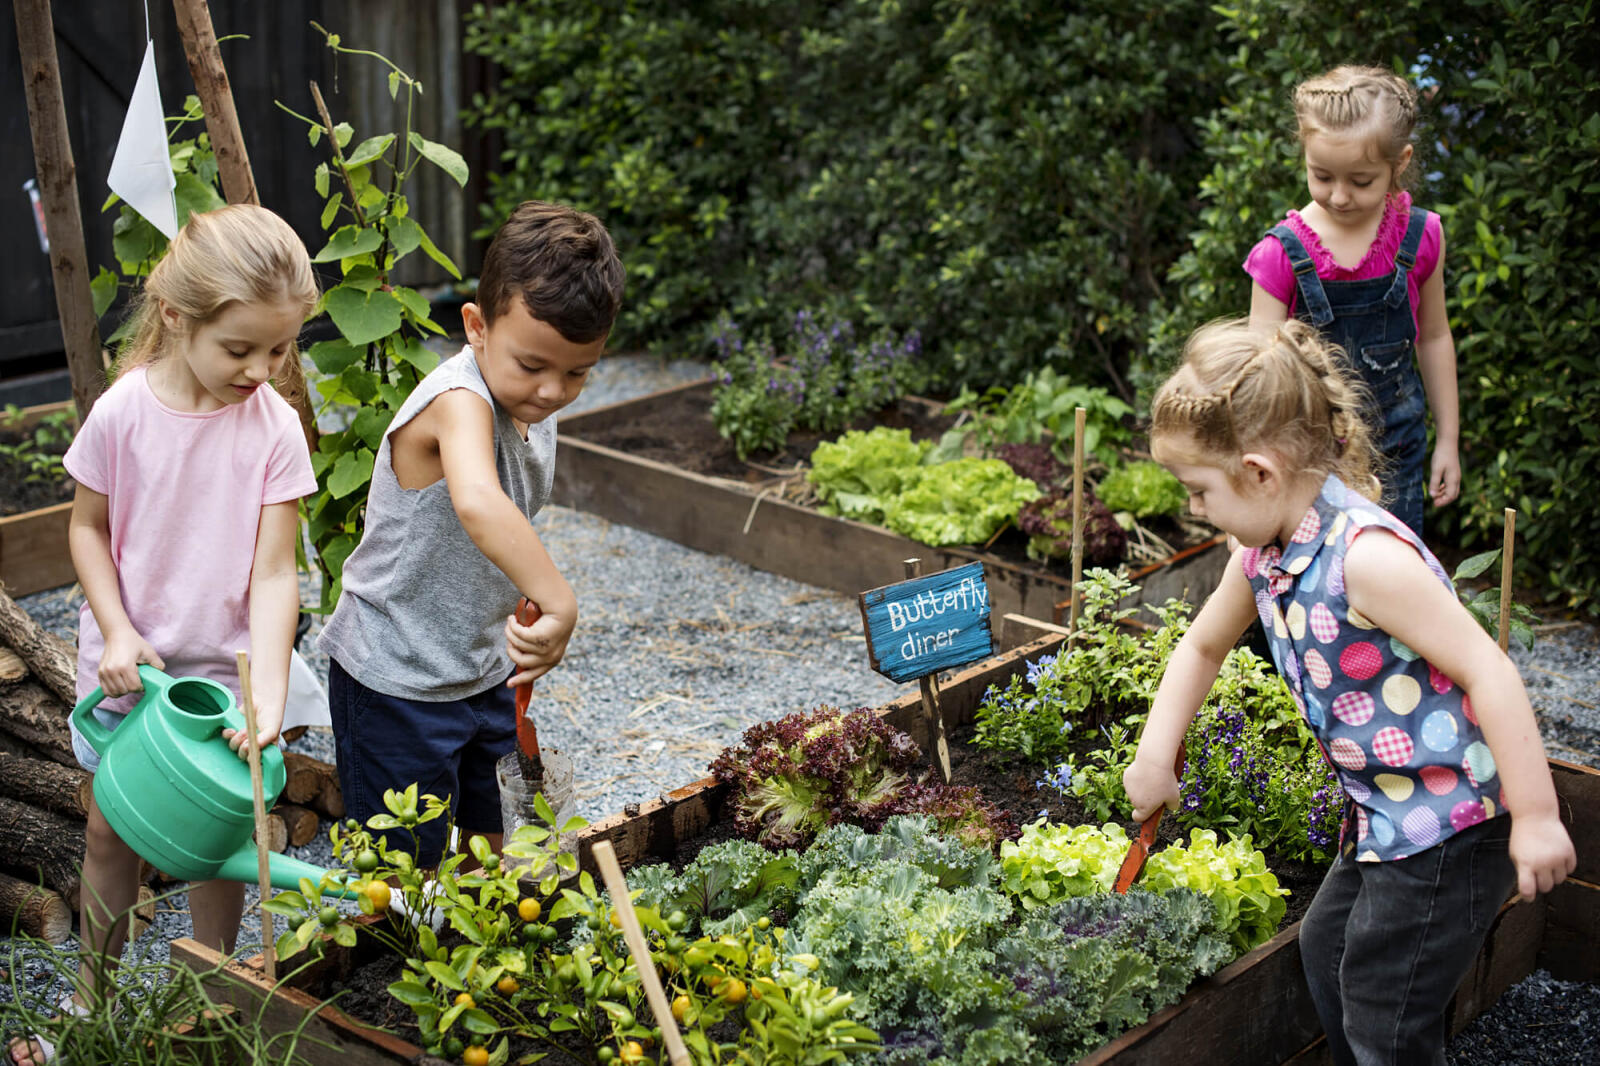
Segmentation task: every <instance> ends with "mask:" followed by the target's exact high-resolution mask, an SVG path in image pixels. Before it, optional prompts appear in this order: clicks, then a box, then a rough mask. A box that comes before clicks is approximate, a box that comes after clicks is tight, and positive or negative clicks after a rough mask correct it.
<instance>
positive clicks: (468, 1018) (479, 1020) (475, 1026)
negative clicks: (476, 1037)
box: [461, 1007, 500, 1033]
mask: <svg viewBox="0 0 1600 1066" xmlns="http://www.w3.org/2000/svg"><path fill="white" fill-rule="evenodd" d="M461 1025H462V1028H464V1029H466V1030H468V1031H469V1032H474V1033H494V1032H498V1031H499V1029H500V1027H499V1026H498V1025H496V1024H495V1022H494V1019H493V1018H491V1017H489V1015H488V1014H487V1013H485V1012H484V1011H483V1010H482V1009H480V1008H478V1007H472V1008H470V1009H469V1010H467V1011H464V1012H463V1013H462V1015H461Z"/></svg>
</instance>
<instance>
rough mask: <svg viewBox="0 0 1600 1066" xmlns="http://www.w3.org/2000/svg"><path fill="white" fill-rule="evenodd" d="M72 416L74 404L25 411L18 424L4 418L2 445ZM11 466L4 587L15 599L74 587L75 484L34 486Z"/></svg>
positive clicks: (2, 514)
mask: <svg viewBox="0 0 1600 1066" xmlns="http://www.w3.org/2000/svg"><path fill="white" fill-rule="evenodd" d="M70 410H72V403H71V401H65V402H62V403H51V404H40V405H38V406H36V407H24V408H22V411H21V414H20V415H19V416H18V417H17V418H15V419H6V418H4V417H3V416H0V440H4V441H5V442H6V443H15V442H16V441H17V439H18V438H19V437H20V436H21V435H22V434H24V433H27V432H31V431H32V429H33V428H34V427H35V426H37V425H38V424H39V423H40V422H41V421H43V420H44V419H46V418H49V417H51V416H53V415H59V414H60V413H61V412H64V411H70ZM25 475H26V472H25V471H23V470H21V469H12V468H11V464H7V468H6V470H5V476H4V478H0V484H4V486H5V490H4V493H3V494H0V583H3V584H4V585H5V587H6V591H7V593H9V594H10V595H12V596H26V595H28V594H30V593H34V592H38V591H40V590H41V589H48V588H55V587H56V586H57V585H65V584H68V583H70V582H71V581H72V580H73V579H74V578H75V576H76V572H75V571H74V570H73V568H72V556H71V555H70V554H69V552H68V550H67V521H68V519H70V518H71V516H72V482H71V480H70V479H67V480H66V481H65V482H64V483H59V484H58V483H50V484H42V483H28V482H26V481H25V480H24V478H25Z"/></svg>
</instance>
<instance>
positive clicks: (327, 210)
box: [318, 192, 344, 229]
mask: <svg viewBox="0 0 1600 1066" xmlns="http://www.w3.org/2000/svg"><path fill="white" fill-rule="evenodd" d="M342 203H344V193H342V192H336V193H334V194H333V195H332V196H330V197H329V198H328V204H327V206H326V207H324V208H323V209H322V218H321V219H319V220H318V221H320V222H321V223H322V228H323V229H327V228H328V227H329V226H331V225H333V221H334V219H336V218H338V217H339V205H340V204H342Z"/></svg>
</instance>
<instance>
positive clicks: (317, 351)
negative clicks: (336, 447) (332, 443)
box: [306, 340, 367, 440]
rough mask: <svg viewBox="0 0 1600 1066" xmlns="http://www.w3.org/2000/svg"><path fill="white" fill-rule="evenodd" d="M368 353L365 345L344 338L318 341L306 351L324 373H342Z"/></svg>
mask: <svg viewBox="0 0 1600 1066" xmlns="http://www.w3.org/2000/svg"><path fill="white" fill-rule="evenodd" d="M366 354H367V350H366V348H365V347H359V348H358V347H357V346H355V345H354V344H351V343H349V342H348V341H342V340H331V341H318V342H317V343H315V344H313V345H312V346H311V347H310V349H308V350H307V351H306V355H307V356H309V357H310V359H311V362H312V363H313V364H314V365H315V366H316V368H317V369H318V370H320V371H321V372H322V373H324V374H339V373H342V372H343V371H344V368H345V367H347V366H352V365H354V364H355V363H358V362H360V361H361V359H362V357H363V356H365V355H366ZM323 439H324V440H326V439H327V438H326V437H324V438H323Z"/></svg>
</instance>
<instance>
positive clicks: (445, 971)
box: [422, 959, 467, 1021]
mask: <svg viewBox="0 0 1600 1066" xmlns="http://www.w3.org/2000/svg"><path fill="white" fill-rule="evenodd" d="M422 966H423V969H425V970H427V971H428V976H429V977H432V978H433V979H434V980H435V981H438V982H439V983H440V984H441V985H444V986H445V987H446V988H453V989H455V990H456V991H457V992H465V991H466V990H467V986H466V985H465V984H464V983H463V982H462V980H461V975H460V974H458V973H456V972H455V971H454V970H452V969H451V968H450V967H448V966H446V965H445V964H444V963H442V962H435V961H434V960H433V959H429V960H428V961H426V962H424V963H423V964H422ZM442 1020H443V1019H441V1021H442Z"/></svg>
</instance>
